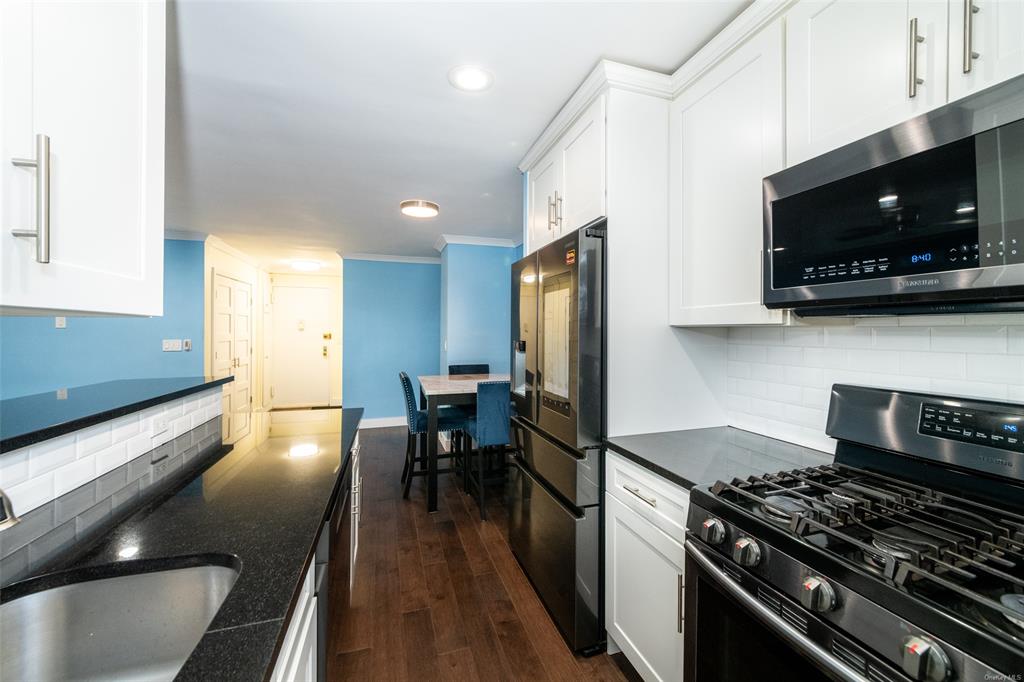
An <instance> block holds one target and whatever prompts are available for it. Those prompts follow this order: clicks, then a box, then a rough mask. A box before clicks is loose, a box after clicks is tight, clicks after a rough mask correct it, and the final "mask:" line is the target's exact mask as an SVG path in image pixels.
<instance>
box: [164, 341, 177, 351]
mask: <svg viewBox="0 0 1024 682" xmlns="http://www.w3.org/2000/svg"><path fill="white" fill-rule="evenodd" d="M163 349H164V352H165V353H166V352H173V351H180V350H181V339H164V343H163Z"/></svg>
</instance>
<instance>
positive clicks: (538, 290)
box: [509, 218, 606, 653]
mask: <svg viewBox="0 0 1024 682" xmlns="http://www.w3.org/2000/svg"><path fill="white" fill-rule="evenodd" d="M605 233H606V221H605V220H604V219H603V218H602V219H599V220H596V221H594V222H592V223H589V224H588V225H585V226H584V227H581V228H580V229H579V230H577V231H575V232H573V233H572V234H569V235H566V236H564V237H562V238H561V239H559V240H557V241H555V242H552V243H551V244H549V245H547V246H545V247H543V248H542V249H540V250H538V251H537V252H535V253H533V254H531V255H529V256H527V257H526V258H523V259H522V260H520V261H518V262H517V263H515V264H514V265H513V266H512V359H511V368H512V399H513V402H514V404H515V407H516V416H514V417H513V424H514V427H515V428H514V431H515V438H516V446H517V447H516V455H515V456H514V457H513V458H512V462H513V466H512V467H511V471H512V474H511V476H510V479H509V480H510V483H509V498H510V499H509V543H510V545H511V547H512V551H513V553H514V554H515V556H516V558H517V559H518V560H519V563H520V564H521V565H522V567H523V569H524V570H525V571H526V574H527V575H528V576H529V578H530V580H531V581H532V582H533V585H534V587H535V588H536V590H537V592H538V594H539V595H540V597H541V599H542V600H543V602H544V604H545V606H546V607H547V609H548V611H549V612H550V613H551V615H552V617H553V618H554V621H555V623H556V624H557V625H558V628H559V630H561V632H562V635H563V636H564V637H565V639H566V641H567V642H568V644H569V646H570V648H571V649H573V650H574V651H579V652H582V653H595V652H597V651H600V650H602V649H603V647H604V627H603V606H604V605H603V595H602V591H603V566H602V556H603V552H602V547H601V472H602V465H601V444H602V439H603V437H604V435H605V360H604V357H605V292H604V288H605V239H604V235H605Z"/></svg>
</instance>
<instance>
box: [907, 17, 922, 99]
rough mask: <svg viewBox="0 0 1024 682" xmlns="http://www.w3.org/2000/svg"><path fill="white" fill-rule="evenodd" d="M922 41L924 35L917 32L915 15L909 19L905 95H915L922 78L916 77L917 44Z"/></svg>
mask: <svg viewBox="0 0 1024 682" xmlns="http://www.w3.org/2000/svg"><path fill="white" fill-rule="evenodd" d="M923 42H924V36H922V35H919V34H918V32H917V17H914V18H913V19H911V20H910V46H909V50H910V53H909V55H908V59H907V67H908V68H907V71H908V72H909V73H908V77H907V97H917V86H918V85H923V84H924V80H923V79H921V78H918V77H917V45H918V43H923Z"/></svg>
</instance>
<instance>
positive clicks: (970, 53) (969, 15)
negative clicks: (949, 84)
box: [964, 0, 981, 73]
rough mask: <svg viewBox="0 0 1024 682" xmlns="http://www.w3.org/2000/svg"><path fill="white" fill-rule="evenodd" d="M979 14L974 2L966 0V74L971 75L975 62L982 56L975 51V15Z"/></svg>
mask: <svg viewBox="0 0 1024 682" xmlns="http://www.w3.org/2000/svg"><path fill="white" fill-rule="evenodd" d="M977 13H978V6H977V5H975V4H974V0H964V73H970V72H971V68H972V67H973V66H974V60H975V59H977V58H978V57H980V56H981V55H979V54H978V53H977V52H975V51H974V15H975V14H977Z"/></svg>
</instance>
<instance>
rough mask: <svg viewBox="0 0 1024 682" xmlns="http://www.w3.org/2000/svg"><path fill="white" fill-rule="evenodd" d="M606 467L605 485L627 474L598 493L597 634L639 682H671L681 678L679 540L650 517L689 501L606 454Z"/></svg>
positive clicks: (666, 521) (664, 523) (682, 556)
mask: <svg viewBox="0 0 1024 682" xmlns="http://www.w3.org/2000/svg"><path fill="white" fill-rule="evenodd" d="M607 467H608V475H607V476H606V480H609V481H611V480H614V479H615V478H616V476H615V475H616V474H621V473H622V472H627V473H629V474H635V475H634V476H630V477H629V478H628V479H627V478H624V477H622V476H620V477H619V480H622V481H624V483H623V484H622V485H615V486H611V485H610V486H609V488H608V491H607V492H606V493H605V628H606V629H607V630H608V636H609V637H610V638H611V639H613V640H614V641H615V643H616V644H617V645H618V646H619V648H621V649H622V652H623V654H625V656H626V658H627V659H629V662H630V663H631V664H632V665H633V667H634V668H636V670H637V672H639V673H640V676H641V677H643V678H644V679H645V680H647V681H648V682H651V681H653V680H666V681H671V682H678V681H679V680H682V679H683V584H684V576H683V565H684V559H685V554H684V551H683V535H682V531H681V530H679V531H677V533H678V536H677V537H676V536H675V535H676V533H674V534H673V535H669V534H668V533H666V532H665V531H664V530H662V528H672V527H673V526H674V525H675V523H674V522H673V521H672V520H671V519H668V518H664V519H663V518H659V517H658V516H657V515H655V514H654V513H653V512H655V511H656V510H657V509H658V507H659V506H661V507H662V508H665V507H669V508H672V509H676V508H680V507H682V508H683V509H685V507H686V506H687V502H688V500H689V495H688V494H687V493H686V491H684V490H683V489H682V488H678V487H675V486H673V485H671V484H669V483H668V482H666V481H663V480H661V479H658V478H657V477H656V476H654V475H653V474H651V473H649V472H647V471H646V470H640V469H639V468H638V467H634V466H632V465H629V466H626V465H624V464H622V462H621V460H620V459H619V458H618V457H616V456H614V455H611V454H609V455H608V463H607ZM620 495H622V496H623V499H620V498H619V496H620ZM634 498H635V499H634ZM647 508H649V509H647ZM646 512H651V513H646ZM656 523H658V525H655V524H656ZM659 526H661V527H659Z"/></svg>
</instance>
